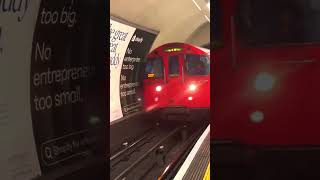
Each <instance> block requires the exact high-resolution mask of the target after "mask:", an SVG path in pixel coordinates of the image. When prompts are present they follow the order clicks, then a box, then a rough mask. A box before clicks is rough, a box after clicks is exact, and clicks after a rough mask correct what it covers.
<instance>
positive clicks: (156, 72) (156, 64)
mask: <svg viewBox="0 0 320 180" xmlns="http://www.w3.org/2000/svg"><path fill="white" fill-rule="evenodd" d="M145 77H146V78H163V63H162V59H161V58H160V57H158V58H149V59H148V60H147V64H146V69H145Z"/></svg>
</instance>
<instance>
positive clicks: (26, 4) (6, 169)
mask: <svg viewBox="0 0 320 180" xmlns="http://www.w3.org/2000/svg"><path fill="white" fill-rule="evenodd" d="M99 6H101V5H100V4H99V3H97V1H87V0H43V1H41V0H33V1H29V0H17V1H0V82H1V84H3V86H1V88H0V132H1V136H0V142H1V144H2V147H1V155H0V179H1V180H27V179H34V178H37V177H45V176H47V175H48V174H59V173H58V171H59V169H60V170H61V169H65V168H68V167H71V166H73V165H75V164H77V165H79V164H81V163H83V162H85V161H87V160H89V159H95V158H96V157H97V156H98V154H97V152H98V151H99V150H98V147H99V144H101V136H100V135H101V134H99V133H98V132H100V131H98V129H101V128H105V119H106V118H107V117H106V115H105V114H106V113H107V112H106V111H107V110H106V105H105V104H106V103H105V101H106V100H107V98H108V97H107V93H105V90H106V89H104V84H105V77H106V71H105V68H104V67H105V66H104V65H105V62H104V58H105V57H104V50H103V45H104V44H101V43H100V42H102V41H103V40H101V39H103V38H104V37H105V33H104V30H103V29H101V27H99V25H98V24H99V23H101V22H98V19H99V15H100V14H101V13H100V14H99V10H101V9H99ZM100 19H101V18H100ZM68 169H69V168H68ZM64 173H67V172H64Z"/></svg>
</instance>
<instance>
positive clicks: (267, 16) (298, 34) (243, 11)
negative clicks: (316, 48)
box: [237, 0, 320, 45]
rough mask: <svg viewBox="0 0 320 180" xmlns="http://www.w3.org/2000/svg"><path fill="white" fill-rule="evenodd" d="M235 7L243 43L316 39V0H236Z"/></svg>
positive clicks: (319, 38) (319, 15)
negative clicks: (236, 5)
mask: <svg viewBox="0 0 320 180" xmlns="http://www.w3.org/2000/svg"><path fill="white" fill-rule="evenodd" d="M238 7H239V11H238V13H239V14H238V16H237V17H238V20H239V21H238V27H239V29H238V30H239V32H240V38H241V41H242V42H243V43H244V44H250V45H274V44H301V43H304V44H305V43H319V42H320V33H319V32H320V1H319V0H240V3H239V6H238Z"/></svg>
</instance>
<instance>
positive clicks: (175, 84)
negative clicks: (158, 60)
mask: <svg viewBox="0 0 320 180" xmlns="http://www.w3.org/2000/svg"><path fill="white" fill-rule="evenodd" d="M166 64H167V68H166V70H167V73H166V74H167V77H166V78H167V92H168V105H169V106H182V105H183V98H184V92H183V89H182V87H183V68H182V67H183V58H182V55H178V54H171V55H169V56H167V63H166Z"/></svg>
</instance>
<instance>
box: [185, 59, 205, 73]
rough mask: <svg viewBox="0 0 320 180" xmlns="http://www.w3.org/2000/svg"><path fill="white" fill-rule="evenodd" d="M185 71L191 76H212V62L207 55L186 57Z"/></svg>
mask: <svg viewBox="0 0 320 180" xmlns="http://www.w3.org/2000/svg"><path fill="white" fill-rule="evenodd" d="M185 71H186V73H187V74H188V75H190V76H204V75H209V74H210V60H209V57H208V56H205V55H190V54H188V55H186V58H185Z"/></svg>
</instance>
